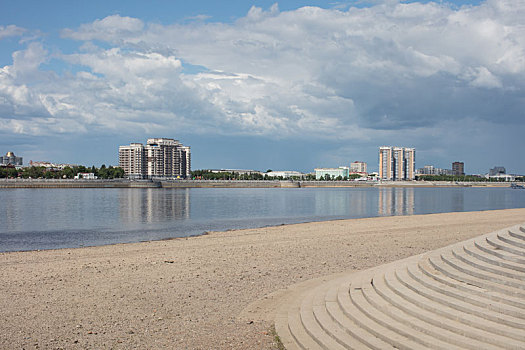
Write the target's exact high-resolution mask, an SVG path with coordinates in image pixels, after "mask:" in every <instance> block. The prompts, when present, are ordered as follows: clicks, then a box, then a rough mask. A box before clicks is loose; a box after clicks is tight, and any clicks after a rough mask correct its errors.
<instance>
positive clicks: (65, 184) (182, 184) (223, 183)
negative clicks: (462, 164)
mask: <svg viewBox="0 0 525 350" xmlns="http://www.w3.org/2000/svg"><path fill="white" fill-rule="evenodd" d="M510 186H511V183H510V182H449V181H291V180H290V181H287V180H258V181H252V180H153V181H152V180H127V179H114V180H84V179H80V180H69V179H64V180H57V179H49V180H45V179H0V189H2V188H307V187H327V188H329V187H359V188H363V187H379V188H382V187H510Z"/></svg>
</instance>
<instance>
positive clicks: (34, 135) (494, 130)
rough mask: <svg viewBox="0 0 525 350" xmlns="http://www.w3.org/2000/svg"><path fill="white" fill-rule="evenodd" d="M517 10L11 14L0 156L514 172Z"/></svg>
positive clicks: (1, 68)
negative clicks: (126, 155)
mask: <svg viewBox="0 0 525 350" xmlns="http://www.w3.org/2000/svg"><path fill="white" fill-rule="evenodd" d="M523 18H525V4H524V3H523V2H522V1H518V0H498V1H496V0H488V1H450V2H446V3H443V2H441V1H406V2H405V1H403V2H400V1H370V2H361V1H347V2H337V3H326V2H324V1H306V0H304V1H292V0H288V1H280V2H274V1H251V2H246V1H232V2H228V3H227V4H222V3H221V4H219V3H216V2H212V1H195V2H192V3H191V4H189V3H183V2H169V3H166V2H161V1H153V2H152V3H151V2H149V3H145V2H140V1H123V0H117V1H113V2H102V1H92V2H89V3H81V4H80V3H79V4H76V5H75V6H72V5H71V4H70V3H69V2H67V1H64V0H56V1H50V2H39V1H34V0H21V1H17V2H8V3H6V4H3V6H2V11H1V13H0V149H3V150H4V152H6V151H13V152H14V153H15V154H17V155H21V156H23V157H24V160H25V161H26V162H28V161H29V160H35V161H36V160H49V161H55V162H61V163H81V164H113V165H116V163H117V159H118V154H117V152H116V151H115V150H116V149H117V147H118V146H119V145H123V144H128V143H129V142H130V140H138V139H146V138H148V137H153V136H155V135H168V136H169V135H176V136H177V138H178V139H180V140H181V141H182V142H183V143H184V144H189V145H192V153H193V155H194V157H193V159H192V161H193V168H195V169H205V168H245V169H261V170H265V169H268V168H272V169H297V170H300V171H303V172H306V171H311V169H314V168H316V167H334V166H335V167H336V166H339V165H341V164H345V165H349V163H350V162H352V161H354V160H363V161H365V162H367V163H368V164H369V168H370V169H369V171H375V170H378V169H377V168H376V166H377V163H378V157H377V147H378V146H379V145H405V146H406V147H413V148H416V149H417V153H418V158H417V164H418V167H421V166H424V165H430V164H432V165H434V166H436V167H441V168H449V167H450V164H451V162H453V161H457V160H460V161H463V162H465V164H466V167H467V168H468V172H469V173H475V174H481V173H486V172H487V170H488V169H490V168H491V167H493V166H497V165H503V166H505V167H506V169H507V171H508V172H509V173H517V174H523V173H525V162H524V161H523V157H520V156H519V151H518V150H520V149H523V147H524V146H525V140H524V138H523V137H522V135H523V134H524V133H525V118H523V111H524V110H525V100H523V98H522V95H523V93H522V91H523V90H524V89H525V79H523V76H524V75H525V63H524V62H525V39H524V38H525V30H524V29H523V28H525V26H524V24H525V20H523Z"/></svg>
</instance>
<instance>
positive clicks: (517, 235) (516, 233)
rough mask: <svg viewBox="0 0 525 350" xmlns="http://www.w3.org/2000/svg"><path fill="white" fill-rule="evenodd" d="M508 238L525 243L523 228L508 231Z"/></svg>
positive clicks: (524, 230)
mask: <svg viewBox="0 0 525 350" xmlns="http://www.w3.org/2000/svg"><path fill="white" fill-rule="evenodd" d="M509 236H511V237H514V238H517V239H521V240H522V241H525V228H523V227H520V228H519V229H518V230H513V231H512V230H509Z"/></svg>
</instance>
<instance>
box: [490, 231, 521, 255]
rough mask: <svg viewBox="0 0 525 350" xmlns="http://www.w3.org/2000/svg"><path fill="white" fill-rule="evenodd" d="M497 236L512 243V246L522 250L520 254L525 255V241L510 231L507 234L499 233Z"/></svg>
mask: <svg viewBox="0 0 525 350" xmlns="http://www.w3.org/2000/svg"><path fill="white" fill-rule="evenodd" d="M497 237H498V239H499V240H500V241H503V242H505V243H507V244H510V245H511V246H514V247H517V248H519V249H520V250H521V253H520V255H523V256H525V252H524V251H523V249H525V242H523V241H521V240H519V239H515V238H514V237H512V236H511V235H510V231H509V232H507V234H498V235H497Z"/></svg>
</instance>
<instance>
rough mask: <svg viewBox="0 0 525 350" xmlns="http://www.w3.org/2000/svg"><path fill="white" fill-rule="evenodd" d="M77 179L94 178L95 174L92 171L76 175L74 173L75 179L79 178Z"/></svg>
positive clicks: (95, 177)
mask: <svg viewBox="0 0 525 350" xmlns="http://www.w3.org/2000/svg"><path fill="white" fill-rule="evenodd" d="M79 179H83V180H96V179H97V176H95V174H94V173H78V174H77V175H75V180H79Z"/></svg>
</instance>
